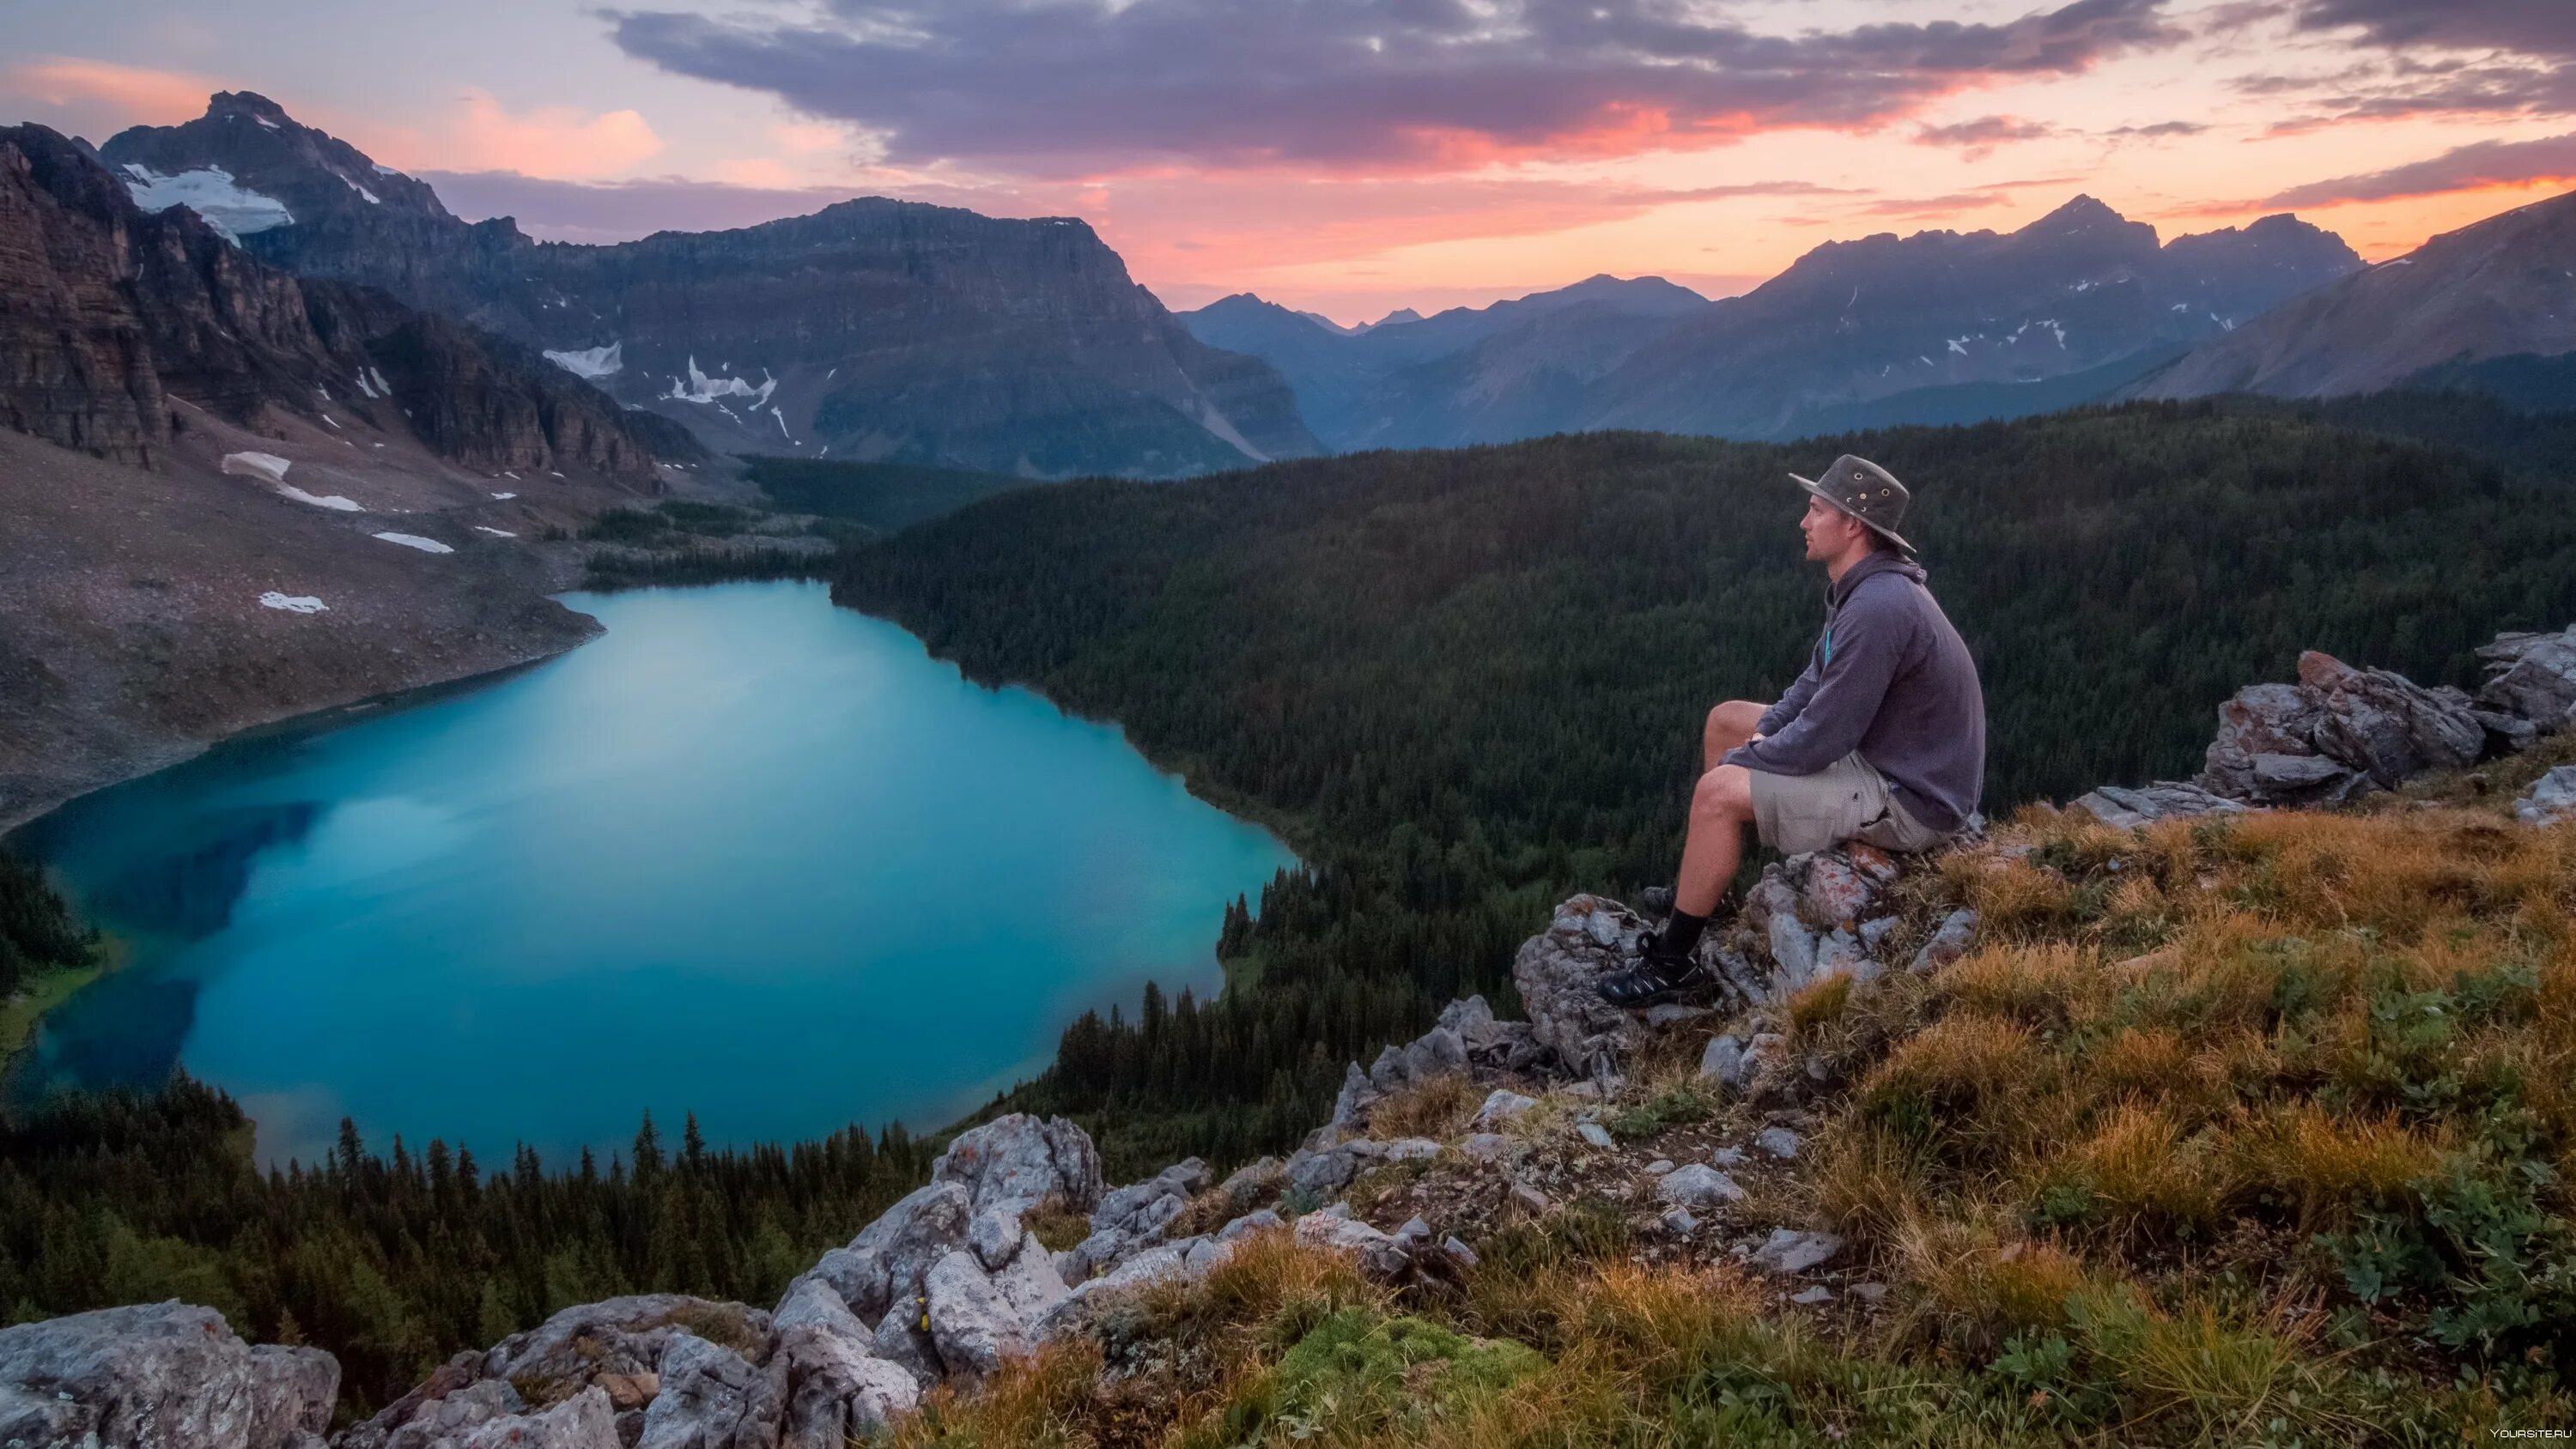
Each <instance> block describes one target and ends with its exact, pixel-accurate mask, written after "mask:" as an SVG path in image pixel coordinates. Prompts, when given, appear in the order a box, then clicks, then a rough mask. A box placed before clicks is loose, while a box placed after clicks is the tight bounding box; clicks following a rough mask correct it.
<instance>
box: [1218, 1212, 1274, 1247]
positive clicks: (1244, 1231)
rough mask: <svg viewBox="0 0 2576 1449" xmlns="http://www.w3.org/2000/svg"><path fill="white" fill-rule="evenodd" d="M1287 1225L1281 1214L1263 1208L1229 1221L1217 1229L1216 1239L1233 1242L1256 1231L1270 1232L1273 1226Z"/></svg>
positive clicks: (1221, 1241) (1222, 1241)
mask: <svg viewBox="0 0 2576 1449" xmlns="http://www.w3.org/2000/svg"><path fill="white" fill-rule="evenodd" d="M1285 1226H1287V1224H1286V1223H1285V1222H1284V1221H1283V1220H1282V1219H1281V1218H1280V1216H1279V1214H1277V1213H1275V1212H1272V1211H1271V1210H1270V1209H1268V1208H1261V1209H1259V1210H1257V1211H1254V1212H1248V1213H1245V1214H1244V1215H1243V1216H1241V1217H1239V1218H1236V1219H1235V1220H1234V1221H1233V1222H1230V1223H1227V1224H1226V1225H1225V1226H1224V1227H1221V1228H1219V1229H1217V1230H1216V1240H1217V1241H1218V1242H1220V1243H1231V1242H1235V1241H1237V1240H1239V1239H1242V1238H1245V1237H1248V1236H1250V1235H1252V1234H1254V1233H1261V1232H1268V1231H1269V1230H1270V1229H1272V1228H1278V1227H1285Z"/></svg>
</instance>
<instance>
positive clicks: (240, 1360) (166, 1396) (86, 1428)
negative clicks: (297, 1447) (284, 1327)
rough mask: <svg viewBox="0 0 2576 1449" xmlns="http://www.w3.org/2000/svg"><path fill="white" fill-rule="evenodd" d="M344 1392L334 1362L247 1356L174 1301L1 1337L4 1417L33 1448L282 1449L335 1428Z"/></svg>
mask: <svg viewBox="0 0 2576 1449" xmlns="http://www.w3.org/2000/svg"><path fill="white" fill-rule="evenodd" d="M339 1384H340V1369H339V1365H338V1364H337V1363H336V1362H335V1361H333V1360H332V1358H331V1356H330V1355H328V1354H325V1353H323V1352H321V1351H320V1350H318V1349H283V1348H263V1349H253V1348H251V1347H250V1346H249V1345H248V1344H245V1343H243V1342H242V1341H241V1340H240V1339H239V1338H237V1337H235V1336H234V1334H233V1331H232V1330H231V1329H230V1328H229V1327H227V1326H226V1325H225V1323H224V1319H223V1315H222V1314H219V1313H217V1312H215V1311H214V1310H213V1309H211V1308H197V1307H191V1306H189V1305H187V1304H183V1303H179V1302H177V1301H175V1300H174V1301H171V1302H167V1303H154V1304H138V1305H134V1306H131V1307H125V1308H102V1309H98V1310H96V1311H94V1312H90V1313H75V1314H70V1315H67V1316H65V1317H61V1318H51V1319H45V1320H43V1321H41V1322H36V1323H25V1324H20V1325H18V1326H17V1327H15V1328H5V1329H0V1395H7V1396H8V1397H0V1415H6V1416H8V1417H9V1418H10V1419H11V1422H12V1423H13V1424H15V1425H16V1426H18V1427H16V1428H14V1429H13V1430H12V1437H13V1438H25V1439H27V1440H28V1442H29V1444H30V1445H36V1444H45V1445H51V1444H63V1445H74V1444H80V1443H83V1442H90V1443H96V1444H107V1445H115V1446H129V1445H130V1446H133V1449H285V1446H286V1445H287V1444H288V1443H289V1441H290V1440H291V1439H293V1438H294V1437H296V1436H299V1435H309V1434H312V1433H314V1432H316V1431H318V1430H319V1429H320V1428H321V1427H322V1426H324V1425H326V1424H327V1423H328V1422H329V1421H330V1415H331V1404H332V1400H333V1398H334V1397H335V1396H336V1395H337V1393H338V1391H339ZM37 1435H43V1436H45V1437H43V1438H37V1437H34V1436H37ZM93 1435H94V1436H95V1438H94V1439H93V1438H91V1437H90V1436H93Z"/></svg>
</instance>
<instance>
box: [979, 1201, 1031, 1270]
mask: <svg viewBox="0 0 2576 1449" xmlns="http://www.w3.org/2000/svg"><path fill="white" fill-rule="evenodd" d="M1020 1242H1021V1231H1020V1214H1019V1209H1018V1208H1017V1207H1016V1206H1014V1205H1013V1204H1010V1203H1000V1204H996V1205H994V1206H992V1207H988V1208H986V1209H984V1210H983V1211H982V1212H979V1213H977V1214H975V1216H973V1217H972V1218H969V1219H967V1221H966V1246H967V1247H969V1248H972V1249H973V1250H974V1252H975V1258H976V1261H978V1262H980V1263H982V1264H983V1265H984V1271H985V1272H987V1273H993V1272H998V1271H1000V1270H1001V1268H1002V1267H1003V1266H1004V1265H1005V1264H1007V1263H1009V1262H1010V1261H1011V1259H1012V1258H1013V1257H1015V1256H1016V1255H1017V1254H1018V1253H1019V1251H1020Z"/></svg>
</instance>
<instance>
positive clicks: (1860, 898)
mask: <svg viewBox="0 0 2576 1449" xmlns="http://www.w3.org/2000/svg"><path fill="white" fill-rule="evenodd" d="M1877 894H1878V892H1877V890H1876V889H1875V887H1874V886H1873V885H1872V884H1871V882H1869V881H1868V880H1866V879H1864V878H1863V877H1862V875H1861V873H1860V872H1859V871H1858V870H1855V869H1853V867H1852V864H1851V862H1850V861H1848V860H1846V859H1844V858H1843V857H1842V856H1840V855H1837V854H1835V853H1834V852H1832V851H1822V852H1819V853H1817V854H1816V855H1814V856H1811V857H1809V858H1808V861H1807V872H1806V881H1805V883H1804V885H1803V886H1802V887H1801V888H1800V890H1799V892H1798V906H1799V914H1801V915H1803V916H1804V917H1805V918H1806V920H1807V924H1809V925H1811V926H1813V927H1815V928H1816V929H1817V930H1819V931H1830V930H1833V929H1835V928H1836V927H1842V926H1850V925H1853V924H1855V923H1857V922H1858V921H1859V920H1860V917H1861V913H1862V912H1864V911H1866V910H1868V909H1869V905H1870V902H1871V901H1872V900H1874V899H1876V897H1877Z"/></svg>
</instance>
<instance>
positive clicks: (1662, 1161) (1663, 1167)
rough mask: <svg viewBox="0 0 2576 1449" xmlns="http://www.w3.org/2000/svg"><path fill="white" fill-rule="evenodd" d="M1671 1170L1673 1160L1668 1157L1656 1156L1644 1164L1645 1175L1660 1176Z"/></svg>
mask: <svg viewBox="0 0 2576 1449" xmlns="http://www.w3.org/2000/svg"><path fill="white" fill-rule="evenodd" d="M1672 1170H1673V1160H1672V1159H1671V1158H1669V1157H1658V1158H1656V1159H1655V1160H1654V1161H1652V1162H1649V1163H1647V1164H1646V1175H1647V1176H1648V1177H1661V1176H1663V1175H1664V1174H1665V1173H1667V1172H1670V1171H1672Z"/></svg>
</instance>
